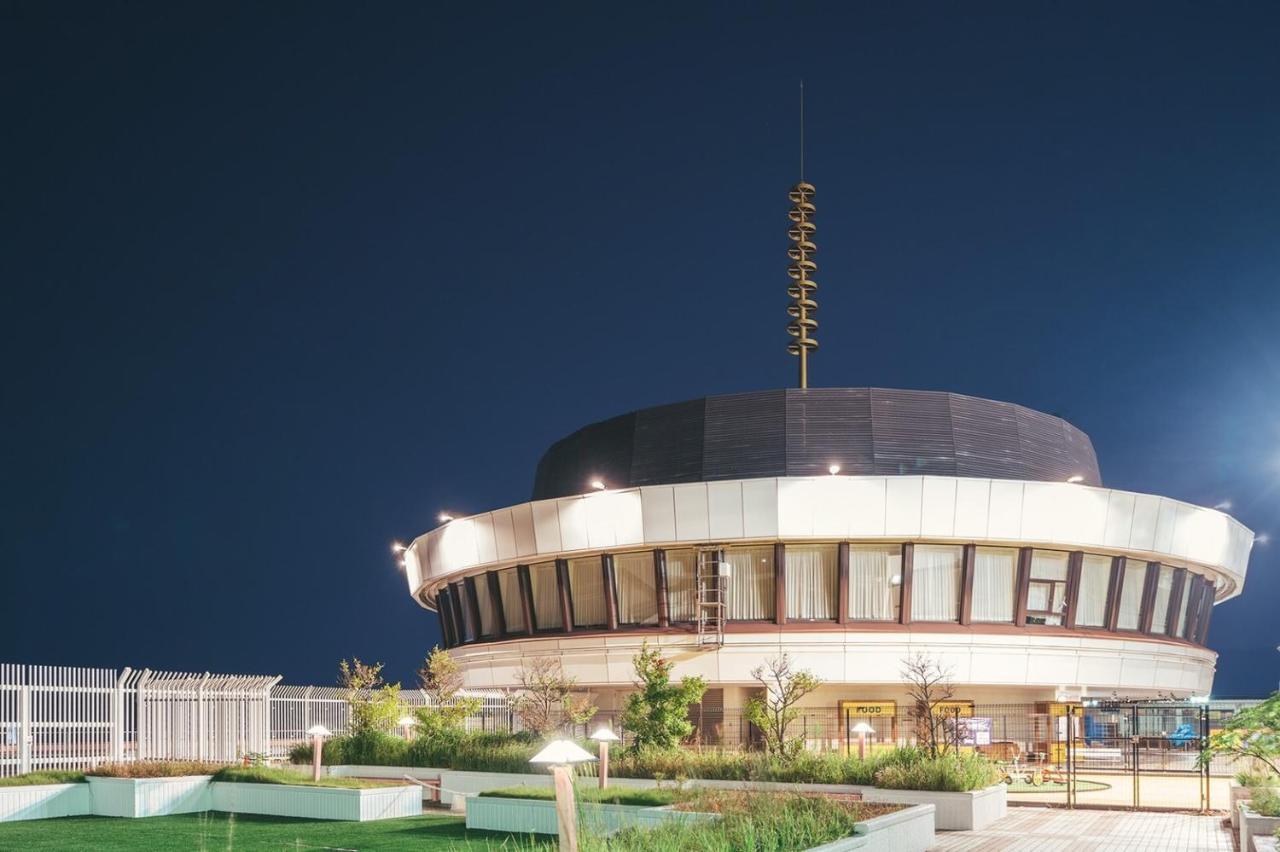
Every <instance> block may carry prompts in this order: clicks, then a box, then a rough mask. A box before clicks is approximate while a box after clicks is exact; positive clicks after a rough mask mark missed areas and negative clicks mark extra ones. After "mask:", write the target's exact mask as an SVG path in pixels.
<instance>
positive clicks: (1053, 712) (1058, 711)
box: [1049, 704, 1084, 716]
mask: <svg viewBox="0 0 1280 852" xmlns="http://www.w3.org/2000/svg"><path fill="white" fill-rule="evenodd" d="M1049 715H1050V716H1083V715H1084V708H1083V707H1081V706H1080V705H1079V704H1050V705H1049Z"/></svg>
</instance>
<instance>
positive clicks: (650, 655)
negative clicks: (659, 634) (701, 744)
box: [622, 642, 707, 751]
mask: <svg viewBox="0 0 1280 852" xmlns="http://www.w3.org/2000/svg"><path fill="white" fill-rule="evenodd" d="M631 662H632V665H633V666H635V670H636V677H637V678H638V680H637V681H636V687H637V688H638V689H639V690H640V691H639V692H633V693H631V694H630V695H628V696H627V703H626V707H625V710H624V711H623V714H622V726H623V728H625V729H626V730H627V731H628V732H630V734H631V746H630V749H631V751H640V750H642V749H646V748H658V749H670V748H675V747H676V746H678V745H679V744H680V741H681V740H683V739H684V738H685V737H687V736H689V735H690V734H691V733H693V725H692V724H691V723H690V722H689V705H690V704H695V703H697V702H698V701H701V700H702V694H703V693H704V692H706V691H707V682H706V681H705V680H703V679H702V678H700V677H686V678H683V679H682V680H681V681H680V683H679V684H678V685H677V684H672V683H671V668H672V665H673V664H672V662H671V661H670V660H668V659H667V658H666V657H663V656H662V655H661V654H660V653H658V650H657V649H656V648H655V649H652V650H650V648H649V643H648V642H645V643H644V644H643V645H642V646H641V648H640V653H639V654H637V655H636V656H635V657H634V658H633V659H632V661H631Z"/></svg>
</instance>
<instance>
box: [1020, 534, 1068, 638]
mask: <svg viewBox="0 0 1280 852" xmlns="http://www.w3.org/2000/svg"><path fill="white" fill-rule="evenodd" d="M1068 557H1069V554H1066V553H1063V552H1061V551H1058V550H1034V551H1032V552H1031V582H1030V584H1029V585H1028V586H1027V624H1058V625H1060V624H1062V619H1063V616H1064V615H1065V614H1066V611H1067V559H1068Z"/></svg>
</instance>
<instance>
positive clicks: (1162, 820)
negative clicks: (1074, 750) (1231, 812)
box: [932, 807, 1233, 852]
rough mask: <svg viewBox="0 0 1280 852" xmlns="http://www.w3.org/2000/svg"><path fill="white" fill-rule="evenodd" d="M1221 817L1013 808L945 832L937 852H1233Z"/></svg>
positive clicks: (940, 835) (1142, 812) (1141, 812)
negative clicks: (980, 826)
mask: <svg viewBox="0 0 1280 852" xmlns="http://www.w3.org/2000/svg"><path fill="white" fill-rule="evenodd" d="M1222 820H1223V818H1222V817H1221V816H1196V815H1192V814H1168V813H1151V812H1145V811H1093V810H1074V811H1068V810H1059V809H1056V808H1029V807H1011V808H1009V815H1008V816H1007V817H1005V818H1004V819H1002V820H1000V821H999V822H998V823H996V824H995V825H993V826H991V827H990V828H988V829H985V830H983V831H940V832H938V842H937V843H936V844H935V845H934V846H933V847H932V850H933V852H988V850H990V852H1232V849H1233V846H1232V843H1231V834H1230V833H1229V832H1228V831H1227V830H1226V829H1224V828H1223V827H1222Z"/></svg>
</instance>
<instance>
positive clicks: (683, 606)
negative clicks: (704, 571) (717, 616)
mask: <svg viewBox="0 0 1280 852" xmlns="http://www.w3.org/2000/svg"><path fill="white" fill-rule="evenodd" d="M697 564H698V562H697V556H696V555H695V554H694V552H693V551H692V550H668V551H667V618H668V619H669V620H671V621H694V620H696V619H697V617H698V613H697V611H696V607H695V603H696V601H695V598H694V593H693V581H694V571H695V569H696V567H697Z"/></svg>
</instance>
